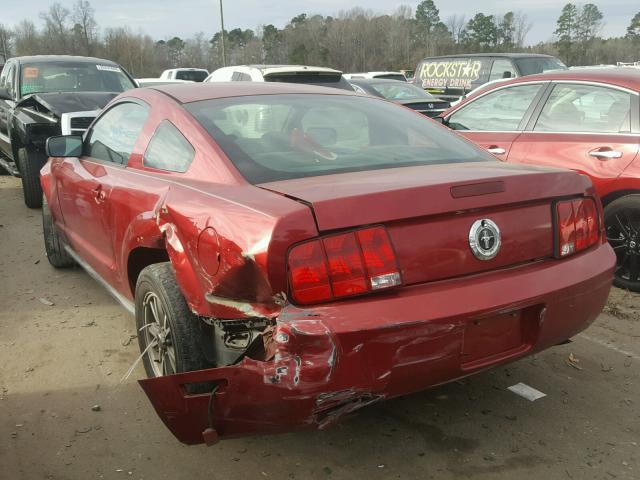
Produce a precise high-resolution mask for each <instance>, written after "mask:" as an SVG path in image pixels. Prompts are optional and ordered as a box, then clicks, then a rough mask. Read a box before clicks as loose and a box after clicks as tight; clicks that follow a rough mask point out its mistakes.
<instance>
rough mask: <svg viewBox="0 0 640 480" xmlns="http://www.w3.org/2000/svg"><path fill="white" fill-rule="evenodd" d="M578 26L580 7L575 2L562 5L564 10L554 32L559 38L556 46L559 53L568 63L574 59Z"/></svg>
mask: <svg viewBox="0 0 640 480" xmlns="http://www.w3.org/2000/svg"><path fill="white" fill-rule="evenodd" d="M577 26H578V8H577V7H576V6H575V5H574V4H573V3H567V4H566V5H565V6H564V7H562V12H561V13H560V17H559V18H558V20H557V22H556V31H555V32H554V34H555V36H556V38H557V41H556V47H557V48H558V53H559V54H560V57H561V58H562V59H563V60H564V61H565V62H566V63H567V64H571V60H572V59H573V50H574V42H575V40H576V33H577Z"/></svg>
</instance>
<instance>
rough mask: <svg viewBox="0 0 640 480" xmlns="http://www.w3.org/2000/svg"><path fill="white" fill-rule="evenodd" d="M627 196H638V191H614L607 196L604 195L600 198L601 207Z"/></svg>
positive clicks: (639, 192) (639, 191) (639, 193)
mask: <svg viewBox="0 0 640 480" xmlns="http://www.w3.org/2000/svg"><path fill="white" fill-rule="evenodd" d="M627 195H640V189H625V190H616V191H615V192H611V193H609V194H608V195H605V196H604V197H602V198H601V201H602V206H603V207H606V206H607V205H609V204H610V203H611V202H613V201H614V200H618V199H619V198H622V197H626V196H627Z"/></svg>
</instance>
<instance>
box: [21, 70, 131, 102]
mask: <svg viewBox="0 0 640 480" xmlns="http://www.w3.org/2000/svg"><path fill="white" fill-rule="evenodd" d="M20 72H21V73H20V95H21V96H23V95H29V94H31V93H49V92H114V93H119V92H124V91H125V90H129V89H131V88H135V87H136V86H135V85H134V84H133V82H132V81H131V79H130V78H129V77H128V76H127V75H126V74H125V73H124V72H123V71H122V69H121V68H120V67H118V66H117V65H113V64H109V65H107V64H99V63H97V64H96V63H89V62H82V63H80V62H48V63H47V62H33V63H25V64H22V66H21V70H20Z"/></svg>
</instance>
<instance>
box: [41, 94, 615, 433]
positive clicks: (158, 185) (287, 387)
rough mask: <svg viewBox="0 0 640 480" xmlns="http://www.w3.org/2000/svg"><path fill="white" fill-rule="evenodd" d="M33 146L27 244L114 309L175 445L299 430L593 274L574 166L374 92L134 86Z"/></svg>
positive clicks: (562, 307) (471, 345) (575, 288)
mask: <svg viewBox="0 0 640 480" xmlns="http://www.w3.org/2000/svg"><path fill="white" fill-rule="evenodd" d="M47 148H48V153H49V156H50V157H51V158H50V161H49V162H48V163H47V165H46V166H45V167H44V168H43V170H42V186H43V191H44V196H45V199H44V200H45V202H44V208H43V224H44V237H45V244H46V250H47V255H48V258H49V261H50V262H51V264H53V265H54V266H55V267H65V266H70V265H73V264H74V263H76V262H77V263H79V264H80V265H82V266H83V267H84V268H85V269H87V270H88V271H89V272H90V273H92V274H93V276H95V277H96V278H97V279H98V280H99V281H101V282H102V283H103V284H104V285H105V286H106V287H107V288H108V289H109V290H110V291H111V292H112V293H113V294H114V296H115V297H116V298H117V299H118V300H120V301H121V302H122V303H123V304H124V305H125V306H126V307H127V308H128V309H129V310H130V311H132V312H134V313H135V317H136V322H137V327H138V329H139V336H138V337H139V342H140V349H141V350H142V351H143V352H144V356H143V358H144V365H145V368H146V371H147V373H148V376H149V377H150V378H148V379H146V380H142V381H140V384H141V385H142V388H143V389H144V390H145V392H146V393H147V395H148V396H149V398H150V400H151V402H152V404H153V406H154V407H155V409H156V411H157V412H158V414H159V415H160V417H161V418H162V420H163V421H164V422H165V424H166V425H167V426H168V427H169V428H170V429H171V431H172V432H173V433H174V434H175V435H176V437H177V438H178V439H180V440H181V441H183V442H185V443H199V442H203V441H205V442H207V443H214V442H215V441H216V440H217V439H218V438H220V437H233V436H239V435H246V434H252V433H271V432H280V431H285V430H289V429H294V428H305V427H306V428H312V427H315V428H321V427H324V426H326V425H329V424H331V423H332V422H335V421H337V420H338V419H340V418H341V417H343V416H344V415H346V414H348V413H350V412H352V411H354V410H356V409H359V408H362V407H364V406H366V405H369V404H372V403H374V402H378V401H381V400H384V399H388V398H392V397H396V396H399V395H404V394H408V393H410V392H415V391H419V390H422V389H425V388H428V387H431V386H433V385H437V384H441V383H444V382H449V381H451V380H454V379H456V378H460V377H463V376H466V375H470V374H473V373H476V372H478V371H481V370H482V369H485V368H487V367H490V366H494V365H498V364H502V363H504V362H508V361H512V360H515V359H518V358H521V357H523V356H525V355H528V354H531V353H533V352H536V351H539V350H542V349H545V348H547V347H551V346H553V345H556V344H558V343H561V342H563V341H565V340H566V339H568V338H569V337H571V336H572V335H575V334H576V333H577V332H579V331H581V330H582V329H584V328H585V327H587V326H588V325H589V324H590V323H591V322H592V321H593V320H594V319H595V318H596V316H597V315H598V313H599V312H600V311H601V309H602V307H603V305H604V303H605V301H606V298H607V295H608V292H609V288H610V286H611V282H612V275H613V268H614V264H615V256H614V253H613V251H612V249H611V247H610V246H609V245H608V244H607V242H606V241H605V237H604V235H603V229H602V219H601V215H602V208H601V205H600V202H599V200H598V198H597V197H596V195H595V191H594V189H593V187H592V185H591V182H590V181H589V179H588V178H587V177H585V176H583V175H579V174H577V173H575V172H571V171H554V170H546V169H540V168H536V167H529V166H522V165H508V164H504V163H502V162H499V161H496V159H495V158H493V157H492V156H490V155H488V154H487V153H485V152H483V151H482V150H481V149H479V148H478V147H476V146H474V145H473V144H472V143H470V142H467V141H466V140H464V139H462V138H459V137H458V136H457V135H455V134H454V133H451V132H450V131H448V130H447V129H445V128H443V127H441V126H439V125H437V124H435V123H434V122H432V121H431V120H428V119H426V118H425V117H423V116H421V115H419V114H417V113H414V112H412V111H409V110H407V109H405V108H402V107H400V106H397V105H394V104H392V103H388V102H386V101H384V100H380V99H374V98H370V97H361V96H357V95H355V94H350V93H348V92H343V91H340V90H335V89H324V88H321V87H311V86H303V85H291V84H250V83H248V84H238V83H236V84H233V85H228V84H206V85H180V86H164V87H158V88H154V89H136V90H132V91H129V92H125V93H123V94H121V95H120V96H119V97H117V98H116V99H115V100H114V101H113V102H112V103H111V104H110V105H109V106H108V107H107V108H106V109H105V111H104V112H103V113H102V114H101V115H100V116H99V117H98V118H97V120H96V121H95V122H94V124H93V125H92V126H91V128H90V129H89V130H88V132H87V133H86V135H85V137H84V138H81V137H73V136H68V137H52V138H50V139H49V140H48V145H47Z"/></svg>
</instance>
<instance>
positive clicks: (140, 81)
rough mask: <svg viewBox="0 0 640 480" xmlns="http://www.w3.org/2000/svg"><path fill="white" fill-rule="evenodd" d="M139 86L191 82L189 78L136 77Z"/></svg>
mask: <svg viewBox="0 0 640 480" xmlns="http://www.w3.org/2000/svg"><path fill="white" fill-rule="evenodd" d="M136 83H137V84H138V86H139V87H141V88H142V87H157V86H159V85H173V84H176V83H193V81H191V80H169V79H165V78H136Z"/></svg>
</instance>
